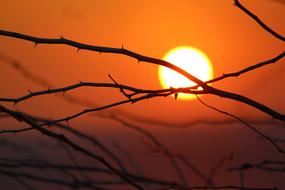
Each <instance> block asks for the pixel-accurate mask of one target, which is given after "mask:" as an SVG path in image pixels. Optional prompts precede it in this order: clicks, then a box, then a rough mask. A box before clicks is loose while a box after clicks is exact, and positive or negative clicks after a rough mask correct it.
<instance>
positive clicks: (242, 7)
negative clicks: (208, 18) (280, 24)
mask: <svg viewBox="0 0 285 190" xmlns="http://www.w3.org/2000/svg"><path fill="white" fill-rule="evenodd" d="M234 2H235V5H236V6H237V7H238V8H239V9H241V10H242V11H243V12H244V13H246V14H247V15H248V16H250V17H251V18H252V19H253V20H255V21H256V22H257V23H258V24H259V25H260V26H261V27H262V28H263V29H264V30H266V31H267V32H269V33H270V34H272V35H273V36H274V37H275V38H277V39H279V40H281V41H285V37H284V36H282V35H280V34H278V33H277V32H275V31H274V30H272V29H271V28H270V27H268V26H267V25H266V24H265V23H264V22H262V21H261V20H260V19H259V18H258V17H257V16H256V15H255V14H253V13H252V12H250V11H249V10H248V9H247V8H245V7H244V6H243V5H242V4H241V3H240V2H239V0H234Z"/></svg>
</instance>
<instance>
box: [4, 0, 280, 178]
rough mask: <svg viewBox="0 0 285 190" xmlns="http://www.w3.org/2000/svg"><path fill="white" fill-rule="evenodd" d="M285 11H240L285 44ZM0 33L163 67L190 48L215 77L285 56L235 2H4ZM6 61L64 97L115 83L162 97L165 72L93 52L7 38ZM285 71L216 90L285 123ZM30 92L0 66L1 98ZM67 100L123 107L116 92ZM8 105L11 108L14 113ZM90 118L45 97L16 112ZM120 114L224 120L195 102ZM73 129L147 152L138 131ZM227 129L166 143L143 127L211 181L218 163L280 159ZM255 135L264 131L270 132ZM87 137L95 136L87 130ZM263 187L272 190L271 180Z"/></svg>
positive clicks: (153, 103)
mask: <svg viewBox="0 0 285 190" xmlns="http://www.w3.org/2000/svg"><path fill="white" fill-rule="evenodd" d="M282 2H284V1H277V0H251V1H245V0H244V1H242V3H243V4H244V5H245V6H246V7H247V8H248V9H249V10H251V11H252V12H254V13H255V14H256V15H258V16H259V17H260V18H261V19H262V20H263V21H264V22H265V23H267V24H268V25H269V26H270V27H272V28H273V29H274V30H276V31H277V32H278V33H280V34H283V35H284V34H285V25H284V18H285V4H284V3H282ZM0 28H1V29H3V30H10V31H15V32H19V33H24V34H29V35H35V36H39V37H50V38H56V37H59V36H60V35H63V36H64V37H65V38H68V39H72V40H75V41H78V42H83V43H88V44H92V45H100V46H110V47H121V46H122V44H123V46H124V48H127V49H130V50H133V51H135V52H138V53H140V54H143V55H148V56H152V57H156V58H162V57H163V56H164V54H165V53H166V52H167V51H168V50H170V49H172V48H174V47H177V46H181V45H187V46H193V47H196V48H199V49H201V50H202V51H203V52H205V53H206V54H207V55H208V57H209V58H210V59H211V61H212V63H213V66H214V75H215V76H220V75H221V74H222V73H228V72H233V71H237V70H239V69H242V68H244V67H247V66H249V65H252V64H255V63H257V62H260V61H264V60H267V59H269V58H273V57H275V56H277V55H278V54H280V53H281V52H282V51H284V47H285V45H284V43H282V42H280V41H278V40H277V39H275V38H274V37H273V36H271V35H270V34H268V33H267V32H265V31H264V30H263V29H261V27H260V26H258V25H257V24H256V23H255V22H254V21H253V20H252V19H251V18H249V17H248V16H247V15H245V14H244V13H243V12H242V11H240V10H239V9H238V8H236V7H234V5H233V1H232V0H219V1H213V0H203V1H197V0H175V1H173V0H155V1H153V0H135V1H134V0H47V1H39V0H29V1H27V0H9V1H2V2H1V5H0ZM1 55H5V56H9V57H11V58H12V59H15V60H17V61H19V62H20V63H21V64H23V65H24V66H25V67H26V68H28V69H29V70H30V71H32V72H33V73H35V74H37V75H39V76H41V77H43V78H45V79H47V80H49V81H50V82H51V83H53V84H54V85H56V86H57V87H62V86H66V85H71V84H74V83H77V82H78V81H79V80H81V81H86V82H87V81H88V82H112V81H111V80H110V79H109V77H108V74H111V75H112V77H113V78H115V79H116V81H118V82H119V83H122V84H126V85H131V86H134V87H138V88H146V89H158V88H161V87H160V83H159V81H158V76H157V69H158V66H156V65H152V64H148V63H137V61H136V60H134V59H132V58H129V57H125V56H122V55H112V54H99V53H96V52H90V51H79V52H78V53H77V50H76V49H75V48H71V47H68V46H64V45H38V46H37V47H36V48H34V44H33V43H30V42H26V41H23V40H19V39H12V38H8V37H3V36H0V56H1ZM284 62H285V60H284V58H283V60H281V61H279V62H278V63H276V64H273V65H270V66H267V67H265V68H262V69H259V70H257V71H254V72H251V73H247V74H245V75H243V76H240V77H238V78H234V79H226V80H224V81H220V82H217V83H215V84H214V85H213V86H214V87H217V88H221V89H223V90H228V91H230V92H235V93H240V94H242V95H245V96H248V97H250V98H252V99H254V100H257V101H260V102H261V103H264V104H266V105H268V106H270V107H271V108H273V109H275V110H277V111H279V112H282V113H285V104H284V97H285V90H284V83H285V65H284ZM45 89H46V88H45ZM28 90H31V91H36V90H43V88H42V87H40V86H39V85H37V84H34V83H33V82H31V81H29V80H27V79H26V78H25V77H23V76H22V75H20V74H19V73H18V72H17V71H15V69H13V68H11V67H10V66H9V65H7V64H5V62H3V61H2V60H1V59H0V97H18V96H22V95H25V94H27V93H28ZM67 94H73V95H77V96H79V97H82V98H85V99H88V100H92V101H94V102H96V103H98V104H100V105H103V104H108V103H111V102H114V101H117V100H123V99H125V97H124V96H123V95H122V94H121V93H120V92H119V91H118V90H110V89H92V88H83V89H78V90H74V91H72V92H68V93H67ZM202 99H203V100H204V101H206V102H207V103H209V104H210V105H212V106H216V107H217V108H221V109H223V110H225V111H228V112H231V113H234V114H236V115H238V116H241V117H242V118H248V117H258V118H261V117H262V118H268V119H270V118H269V117H268V116H267V115H265V114H263V113H261V112H259V111H257V110H255V109H253V108H250V107H249V106H247V105H243V104H240V103H237V102H233V101H231V100H225V99H221V98H219V97H215V96H213V95H205V96H202ZM1 104H2V103H1ZM4 105H7V106H9V107H10V108H13V105H12V104H10V103H5V104H4ZM83 108H84V107H82V106H76V105H72V104H70V103H67V102H65V101H63V100H62V99H59V98H57V97H55V96H48V95H47V96H42V97H36V98H33V99H31V100H27V101H25V102H22V103H19V104H17V105H16V106H15V108H14V109H17V110H23V111H27V112H29V113H31V114H37V115H41V116H45V117H48V118H53V119H56V118H61V117H65V116H69V115H71V114H74V113H77V112H79V111H81V110H82V109H83ZM118 109H120V110H124V111H126V112H128V113H132V114H134V115H138V116H143V117H147V118H150V119H155V120H160V121H164V122H168V123H183V122H187V121H193V120H195V119H199V118H200V119H201V118H203V119H213V120H218V119H227V118H226V117H225V116H223V115H221V114H219V113H216V112H214V111H213V110H209V109H208V108H206V107H205V106H203V105H201V104H200V103H199V102H198V101H197V100H193V101H177V100H174V99H173V98H171V97H168V98H159V99H152V100H144V101H142V102H139V103H135V104H128V105H123V106H120V107H118ZM15 124H18V125H19V126H21V125H20V124H19V123H18V122H17V121H14V120H11V119H10V120H9V119H2V120H1V121H0V127H1V129H3V128H5V127H6V128H5V129H7V126H12V125H15ZM77 124H81V125H77ZM82 124H85V125H82ZM99 124H101V125H99ZM18 125H17V126H18ZM70 125H71V126H77V127H80V129H82V130H83V131H84V130H85V129H90V128H92V130H93V131H92V132H94V134H95V133H96V134H95V135H97V132H98V131H101V132H102V134H103V135H102V136H101V134H100V136H99V135H98V136H99V137H100V138H102V139H104V140H106V139H107V140H108V141H107V144H108V143H110V142H111V141H112V140H114V139H115V140H118V141H119V140H122V141H123V142H124V141H126V142H127V143H126V144H127V145H126V147H127V148H128V147H132V146H133V147H135V148H133V149H131V148H130V150H133V151H134V152H136V153H138V152H139V153H138V155H141V154H144V153H145V152H143V151H141V150H142V149H143V148H141V147H143V145H142V143H141V136H139V135H138V134H137V133H136V134H135V135H138V136H135V135H133V133H132V132H133V131H131V132H129V131H128V129H125V128H123V127H118V126H119V125H118V124H117V123H115V122H114V121H110V120H106V119H102V118H97V117H96V118H94V117H88V116H83V117H81V118H78V119H75V120H74V121H71V122H70ZM221 126H222V127H224V126H223V125H209V126H200V127H199V128H198V127H197V128H193V129H192V128H191V129H189V130H188V131H187V132H185V130H169V129H168V130H166V129H164V128H163V129H162V131H163V130H164V133H159V132H160V131H159V130H157V129H158V128H152V125H146V126H145V128H147V129H150V130H152V132H156V133H157V134H156V135H157V136H158V135H160V136H159V138H160V139H162V141H163V142H165V143H166V145H167V146H169V147H170V148H171V149H173V150H175V152H182V153H185V154H186V156H189V155H190V157H191V159H193V160H194V162H196V163H197V164H200V166H201V167H202V169H204V170H205V171H206V170H208V169H209V168H210V167H212V166H213V165H214V164H215V163H217V161H218V160H219V159H220V158H221V155H222V156H225V155H229V154H230V153H232V152H233V153H237V154H238V156H239V157H238V159H240V160H242V161H244V160H246V161H247V160H254V157H255V158H264V159H266V158H267V157H269V156H272V157H274V156H276V157H277V156H279V155H278V154H277V153H276V151H275V149H273V148H272V147H271V146H270V145H268V143H267V142H263V141H262V142H261V141H260V140H259V139H258V140H256V134H254V133H252V132H251V131H250V130H248V129H245V128H243V127H236V126H239V125H235V126H234V127H233V126H230V125H225V126H226V127H224V128H223V129H222V128H221ZM228 126H230V127H228ZM117 127H118V128H117ZM258 127H260V128H261V129H264V130H266V129H267V128H265V127H264V126H258ZM262 127H264V128H262ZM160 129H161V128H160ZM270 129H271V128H270ZM115 130H116V132H121V131H122V132H121V133H126V134H132V135H129V136H128V138H125V136H123V135H117V133H114V135H113V136H112V133H110V131H111V132H113V131H115ZM156 130H157V131H156ZM278 130H280V129H278ZM220 131H222V132H220ZM268 131H269V130H268ZM87 132H88V133H89V131H88V130H87ZM270 132H272V131H270ZM282 132H284V130H283V131H282ZM280 134H282V133H281V132H280ZM104 135H105V136H104ZM28 138H29V137H27V139H28ZM110 139H111V140H110ZM32 140H33V139H32ZM128 140H129V141H128ZM119 142H120V141H119ZM129 142H135V143H137V144H135V143H129ZM138 143H140V144H139V145H138ZM110 144H111V143H110ZM144 148H145V147H144ZM140 151H141V152H140ZM187 151H188V152H187ZM189 152H191V153H189ZM252 152H254V154H251V153H252ZM188 153H189V154H188ZM209 155H210V156H209ZM151 156H152V155H151ZM151 156H150V157H146V158H145V159H146V160H147V159H148V160H147V161H146V162H144V160H143V162H142V163H143V164H144V163H147V162H150V161H152V157H151ZM246 156H249V157H250V156H252V157H253V159H243V158H245V157H246ZM270 158H271V157H270ZM274 158H275V157H274ZM139 159H144V158H143V157H139ZM205 160H206V162H204V161H205ZM139 161H140V160H139ZM156 161H157V163H158V164H153V165H151V164H150V165H147V164H146V165H147V166H148V167H152V166H157V167H158V166H159V164H160V160H156ZM154 163H155V161H154ZM148 169H149V168H148ZM151 169H152V168H151ZM227 177H228V176H225V179H227ZM264 179H267V176H265V177H264ZM276 181H277V180H276ZM280 181H281V182H282V179H281V180H280ZM258 182H261V183H270V182H268V181H266V180H265V181H263V180H259V181H258ZM281 182H280V183H281Z"/></svg>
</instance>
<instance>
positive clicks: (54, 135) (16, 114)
mask: <svg viewBox="0 0 285 190" xmlns="http://www.w3.org/2000/svg"><path fill="white" fill-rule="evenodd" d="M0 112H4V113H7V114H10V115H11V116H12V117H14V118H15V119H16V120H18V121H20V122H24V123H26V124H28V125H30V126H31V127H33V128H35V129H37V130H38V131H40V132H41V133H42V134H44V135H47V136H49V137H51V138H54V139H56V140H59V141H62V142H64V143H65V144H68V145H69V146H71V147H72V148H73V149H74V150H76V151H78V152H81V153H83V154H85V155H86V156H89V157H90V158H93V159H95V160H97V161H99V162H100V163H102V164H103V165H105V166H106V167H107V168H109V169H110V170H112V171H113V172H114V173H116V174H117V175H118V176H120V177H121V178H122V179H123V180H124V181H126V182H127V183H129V184H130V185H132V186H133V187H135V188H137V189H140V190H142V189H144V188H143V187H141V186H140V185H138V184H137V183H135V182H134V181H133V180H132V179H130V178H129V177H127V176H126V175H125V174H123V173H122V172H120V171H119V170H118V169H116V168H115V167H114V166H112V165H111V164H110V163H108V162H107V161H106V160H105V159H104V158H103V157H101V156H98V155H96V154H94V153H92V152H90V151H88V150H87V149H85V148H83V147H81V146H79V145H78V144H76V143H74V142H73V141H71V140H70V139H68V138H67V137H65V136H64V135H63V134H58V133H55V132H51V131H49V130H47V129H45V128H43V127H41V126H39V125H37V124H36V123H35V122H34V121H33V120H31V119H29V118H27V117H26V116H25V115H24V114H22V113H21V112H16V111H12V110H10V109H7V108H6V107H4V106H2V105H0Z"/></svg>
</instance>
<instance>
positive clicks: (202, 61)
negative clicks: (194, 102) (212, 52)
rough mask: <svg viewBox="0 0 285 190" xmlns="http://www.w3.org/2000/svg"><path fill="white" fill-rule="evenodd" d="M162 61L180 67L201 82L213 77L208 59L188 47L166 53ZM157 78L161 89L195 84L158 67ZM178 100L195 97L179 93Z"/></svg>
mask: <svg viewBox="0 0 285 190" xmlns="http://www.w3.org/2000/svg"><path fill="white" fill-rule="evenodd" d="M163 60H165V61H168V62H170V63H172V64H174V65H176V66H178V67H180V68H181V69H183V70H185V71H187V72H189V73H190V74H192V75H193V76H195V77H197V78H199V79H200V80H202V81H207V80H209V79H211V78H212V77H213V66H212V63H211V61H210V59H209V58H208V56H207V55H206V54H205V53H203V52H202V51H201V50H199V49H197V48H194V47H189V46H180V47H176V48H174V49H171V50H170V51H168V52H167V53H166V54H165V56H164V57H163ZM158 76H159V81H160V83H161V85H162V87H163V88H170V87H174V88H179V87H190V86H194V85H196V83H194V82H192V81H190V80H189V79H187V78H186V77H184V76H182V75H181V74H179V73H177V72H175V71H173V70H171V69H169V68H167V67H163V66H159V69H158ZM178 98H179V99H183V100H189V99H193V98H195V95H192V94H185V93H180V94H179V95H178Z"/></svg>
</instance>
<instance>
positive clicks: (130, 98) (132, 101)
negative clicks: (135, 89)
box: [108, 74, 135, 104]
mask: <svg viewBox="0 0 285 190" xmlns="http://www.w3.org/2000/svg"><path fill="white" fill-rule="evenodd" d="M108 76H109V78H110V79H111V80H112V81H113V82H114V83H115V84H116V85H117V86H118V88H119V89H120V92H122V94H123V95H124V96H126V97H127V98H128V99H129V100H130V101H131V103H132V104H133V103H135V101H134V100H133V99H132V95H129V94H128V93H126V92H125V90H124V89H123V88H122V87H121V85H120V84H119V83H117V81H116V80H115V79H114V78H113V77H112V76H111V75H110V74H108Z"/></svg>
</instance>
